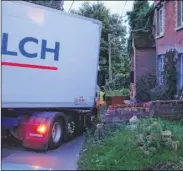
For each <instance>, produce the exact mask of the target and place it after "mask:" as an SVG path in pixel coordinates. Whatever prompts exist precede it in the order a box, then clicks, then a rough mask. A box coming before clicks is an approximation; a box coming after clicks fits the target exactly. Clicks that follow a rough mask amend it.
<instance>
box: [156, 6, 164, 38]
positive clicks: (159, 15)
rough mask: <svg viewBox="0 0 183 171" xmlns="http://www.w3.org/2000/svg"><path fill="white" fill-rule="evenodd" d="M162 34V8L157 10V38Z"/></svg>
mask: <svg viewBox="0 0 183 171" xmlns="http://www.w3.org/2000/svg"><path fill="white" fill-rule="evenodd" d="M162 34H163V8H160V9H158V10H157V36H161V35H162Z"/></svg>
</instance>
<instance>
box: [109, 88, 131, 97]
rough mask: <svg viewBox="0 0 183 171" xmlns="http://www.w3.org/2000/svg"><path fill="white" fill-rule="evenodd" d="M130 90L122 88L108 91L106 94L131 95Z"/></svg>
mask: <svg viewBox="0 0 183 171" xmlns="http://www.w3.org/2000/svg"><path fill="white" fill-rule="evenodd" d="M129 94H130V90H129V89H125V88H122V89H121V90H109V91H106V96H129Z"/></svg>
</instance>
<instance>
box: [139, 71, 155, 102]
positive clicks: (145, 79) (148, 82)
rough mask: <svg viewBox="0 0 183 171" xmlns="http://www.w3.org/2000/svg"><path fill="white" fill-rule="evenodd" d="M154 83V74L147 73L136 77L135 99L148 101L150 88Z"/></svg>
mask: <svg viewBox="0 0 183 171" xmlns="http://www.w3.org/2000/svg"><path fill="white" fill-rule="evenodd" d="M155 85H156V74H155V73H148V74H145V75H144V76H142V77H140V78H138V79H137V83H136V90H137V94H136V99H137V100H139V101H142V102H143V101H150V100H151V96H150V92H149V91H150V90H151V89H152V88H154V87H155Z"/></svg>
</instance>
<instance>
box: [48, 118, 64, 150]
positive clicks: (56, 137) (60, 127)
mask: <svg viewBox="0 0 183 171" xmlns="http://www.w3.org/2000/svg"><path fill="white" fill-rule="evenodd" d="M63 139H64V124H63V120H62V119H61V118H57V119H55V120H54V121H53V122H52V124H51V126H50V131H49V142H48V146H49V149H55V148H57V147H59V146H60V145H61V143H62V142H63Z"/></svg>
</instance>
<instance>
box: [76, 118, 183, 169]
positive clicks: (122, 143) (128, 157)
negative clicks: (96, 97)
mask: <svg viewBox="0 0 183 171" xmlns="http://www.w3.org/2000/svg"><path fill="white" fill-rule="evenodd" d="M154 121H156V122H158V123H160V124H161V128H162V129H163V130H171V132H172V135H173V138H174V139H176V140H177V141H179V142H180V147H179V148H178V151H177V152H174V151H173V150H171V149H168V148H165V147H164V146H162V147H161V148H160V150H158V152H156V153H155V154H153V155H149V156H146V155H145V154H144V153H143V151H142V150H140V149H139V148H137V143H136V135H137V134H139V133H140V132H139V131H141V133H142V129H141V130H140V129H135V130H131V129H129V128H127V127H126V126H125V127H123V128H117V129H116V128H115V129H113V130H112V129H111V128H108V126H107V125H106V126H104V127H103V132H104V134H105V136H104V138H103V139H102V141H98V140H97V141H96V135H95V134H91V132H88V133H87V135H86V140H85V145H84V150H83V153H82V154H81V157H80V160H79V162H78V166H79V170H137V169H146V168H149V167H151V166H154V165H156V164H165V163H167V162H171V163H173V164H174V165H175V166H176V167H177V168H179V169H180V167H182V166H183V165H181V162H182V163H183V126H182V125H181V123H177V122H169V121H162V120H156V119H155V120H153V122H154ZM150 122H152V119H143V120H141V121H140V124H141V126H142V124H144V126H145V127H146V125H147V124H149V123H150ZM107 133H108V134H107ZM182 169H183V168H182Z"/></svg>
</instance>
